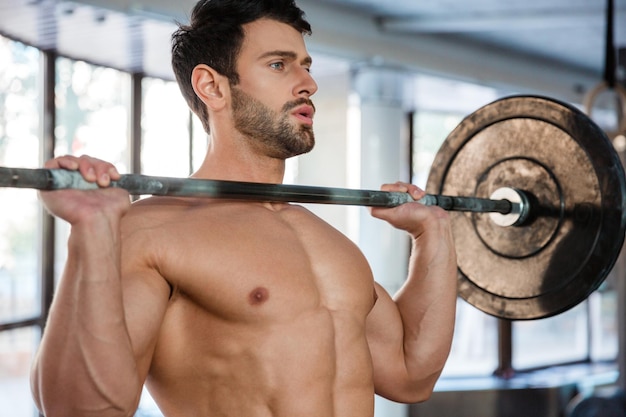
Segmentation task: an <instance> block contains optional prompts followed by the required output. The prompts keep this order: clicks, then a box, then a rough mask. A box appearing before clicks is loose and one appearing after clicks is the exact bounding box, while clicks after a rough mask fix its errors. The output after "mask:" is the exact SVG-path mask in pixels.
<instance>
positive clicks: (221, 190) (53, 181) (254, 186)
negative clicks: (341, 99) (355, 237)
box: [0, 167, 529, 226]
mask: <svg viewBox="0 0 626 417" xmlns="http://www.w3.org/2000/svg"><path fill="white" fill-rule="evenodd" d="M111 186H112V187H117V188H122V189H124V190H126V191H128V192H129V193H130V194H132V195H157V196H177V197H213V198H228V199H236V200H249V201H264V202H297V203H318V204H339V205H355V206H367V207H396V206H399V205H401V204H405V203H409V202H413V201H414V200H413V198H411V196H410V195H409V194H407V193H403V192H389V191H374V190H357V189H349V188H333V187H315V186H304V185H290V184H264V183H253V182H240V181H223V180H207V179H195V178H173V177H156V176H148V175H139V174H122V175H121V177H120V179H119V180H117V181H112V182H111ZM0 187H10V188H31V189H37V190H62V189H79V190H90V189H97V188H98V185H97V184H95V183H90V182H88V181H86V180H85V179H83V177H82V176H81V174H80V173H79V172H77V171H68V170H64V169H45V168H36V169H30V168H7V167H0ZM494 196H503V197H502V198H477V197H463V196H447V195H434V194H427V195H425V196H424V197H422V198H421V199H419V200H418V201H417V202H418V203H420V204H424V205H428V206H439V207H441V208H443V209H445V210H451V211H469V212H478V213H494V214H496V216H495V217H493V218H494V221H495V220H496V219H500V216H503V217H502V219H507V220H503V221H502V224H501V225H502V226H510V225H519V224H521V223H523V220H524V219H525V218H526V217H527V214H528V211H529V208H528V199H527V198H525V195H524V193H523V191H520V190H515V189H512V188H502V189H500V190H498V191H497V192H496V193H494ZM505 197H506V198H505ZM511 219H513V220H511ZM496 222H497V223H498V221H496ZM498 224H500V223H498Z"/></svg>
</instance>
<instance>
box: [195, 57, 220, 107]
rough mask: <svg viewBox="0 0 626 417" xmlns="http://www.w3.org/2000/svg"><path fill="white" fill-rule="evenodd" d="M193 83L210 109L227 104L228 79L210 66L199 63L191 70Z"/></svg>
mask: <svg viewBox="0 0 626 417" xmlns="http://www.w3.org/2000/svg"><path fill="white" fill-rule="evenodd" d="M191 85H192V87H193V90H194V91H195V92H196V95H197V96H198V97H199V98H200V100H202V102H203V103H204V104H206V106H207V107H208V108H209V109H211V110H218V109H220V108H221V107H223V106H224V105H225V103H226V100H225V99H224V98H225V96H226V94H225V93H226V90H227V89H228V88H229V84H228V80H227V79H226V77H224V76H223V75H221V74H220V73H218V72H217V71H215V70H214V69H213V68H211V67H210V66H208V65H205V64H199V65H197V66H196V67H195V68H194V69H193V71H192V72H191Z"/></svg>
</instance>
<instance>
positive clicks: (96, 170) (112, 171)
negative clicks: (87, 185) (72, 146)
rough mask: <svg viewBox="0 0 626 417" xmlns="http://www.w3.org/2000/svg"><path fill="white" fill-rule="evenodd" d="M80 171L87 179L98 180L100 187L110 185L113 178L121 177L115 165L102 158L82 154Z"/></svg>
mask: <svg viewBox="0 0 626 417" xmlns="http://www.w3.org/2000/svg"><path fill="white" fill-rule="evenodd" d="M79 164H80V168H79V170H80V172H81V174H82V175H83V177H84V178H85V179H86V180H87V181H91V182H96V183H97V184H98V185H99V186H100V187H108V186H109V185H110V184H111V180H117V179H119V178H120V174H119V172H118V171H117V169H116V168H115V166H114V165H113V164H111V163H109V162H105V161H102V160H100V159H96V158H91V157H88V156H81V157H80V158H79Z"/></svg>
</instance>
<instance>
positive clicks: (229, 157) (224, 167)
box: [192, 138, 285, 184]
mask: <svg viewBox="0 0 626 417" xmlns="http://www.w3.org/2000/svg"><path fill="white" fill-rule="evenodd" d="M232 143H233V141H229V142H227V144H228V145H224V144H223V143H221V142H220V141H219V140H215V138H213V139H212V140H210V143H209V147H208V150H207V154H206V156H205V158H204V161H203V162H202V165H201V166H200V168H199V169H198V170H197V171H196V172H194V173H193V175H192V177H194V178H207V179H217V180H228V181H246V182H263V183H269V184H280V183H282V182H283V177H284V175H285V160H283V159H276V158H271V157H268V156H266V155H263V154H260V153H258V152H256V151H255V150H253V149H250V148H249V147H245V146H232Z"/></svg>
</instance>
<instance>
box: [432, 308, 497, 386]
mask: <svg viewBox="0 0 626 417" xmlns="http://www.w3.org/2000/svg"><path fill="white" fill-rule="evenodd" d="M497 346H498V322H497V320H496V319H495V318H494V317H491V316H489V315H487V314H485V313H483V312H482V311H480V310H478V309H476V308H475V307H473V306H471V305H470V304H468V303H466V302H465V301H464V300H462V299H460V298H459V299H458V301H457V307H456V325H455V328H454V338H453V339H452V350H451V351H450V356H449V357H448V361H447V362H446V366H445V368H444V370H443V373H442V376H448V377H460V376H483V375H491V374H492V373H493V371H494V370H495V369H496V367H497V365H498V352H497Z"/></svg>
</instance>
